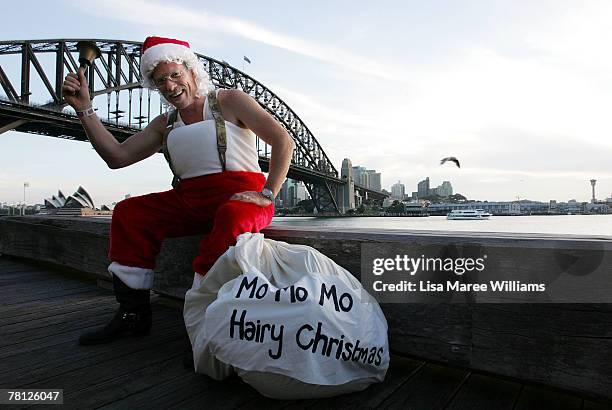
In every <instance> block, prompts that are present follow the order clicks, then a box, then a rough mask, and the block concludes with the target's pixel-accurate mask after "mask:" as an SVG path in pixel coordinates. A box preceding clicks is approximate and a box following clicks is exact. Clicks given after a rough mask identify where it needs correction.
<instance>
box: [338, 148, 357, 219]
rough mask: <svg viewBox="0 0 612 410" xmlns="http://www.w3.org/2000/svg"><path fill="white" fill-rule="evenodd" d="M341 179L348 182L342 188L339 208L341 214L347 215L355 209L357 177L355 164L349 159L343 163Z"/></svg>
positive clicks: (345, 159)
mask: <svg viewBox="0 0 612 410" xmlns="http://www.w3.org/2000/svg"><path fill="white" fill-rule="evenodd" d="M340 177H341V178H342V180H343V181H346V182H345V183H344V184H343V185H342V186H341V188H340V198H338V199H339V201H338V206H339V208H340V212H342V213H345V212H346V211H348V210H349V209H354V208H355V177H354V175H353V164H351V160H350V159H348V158H344V161H342V169H341V172H340Z"/></svg>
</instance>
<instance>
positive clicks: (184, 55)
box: [140, 37, 215, 105]
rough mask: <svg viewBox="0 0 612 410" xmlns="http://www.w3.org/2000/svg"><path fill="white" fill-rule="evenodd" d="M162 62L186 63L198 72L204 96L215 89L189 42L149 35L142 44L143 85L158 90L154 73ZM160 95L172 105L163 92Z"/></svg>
mask: <svg viewBox="0 0 612 410" xmlns="http://www.w3.org/2000/svg"><path fill="white" fill-rule="evenodd" d="M161 62H171V63H177V64H184V65H185V67H187V69H189V70H192V71H194V72H195V73H196V82H197V87H198V95H199V96H204V95H206V94H207V93H208V92H209V91H211V90H214V89H215V86H214V85H213V84H212V82H211V81H210V77H209V76H208V73H207V72H206V69H205V68H204V64H203V63H202V61H200V59H198V57H197V56H196V55H195V53H194V52H193V51H191V48H189V43H187V42H186V41H181V40H175V39H171V38H164V37H147V38H146V40H145V42H144V43H143V45H142V52H141V56H140V75H141V78H142V86H143V87H145V88H149V89H152V90H157V87H156V86H155V84H154V83H153V78H152V74H153V70H155V67H157V65H158V64H159V63H161ZM160 97H161V99H162V100H163V102H164V103H165V104H168V105H172V104H170V103H169V102H168V101H166V99H165V98H164V96H163V95H162V94H161V93H160Z"/></svg>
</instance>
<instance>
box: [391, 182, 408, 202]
mask: <svg viewBox="0 0 612 410" xmlns="http://www.w3.org/2000/svg"><path fill="white" fill-rule="evenodd" d="M405 194H406V187H405V186H404V184H402V183H401V181H397V183H395V184H393V185H392V186H391V197H393V198H395V199H398V200H400V201H401V200H403V199H404V196H405Z"/></svg>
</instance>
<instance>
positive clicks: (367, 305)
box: [184, 233, 389, 398]
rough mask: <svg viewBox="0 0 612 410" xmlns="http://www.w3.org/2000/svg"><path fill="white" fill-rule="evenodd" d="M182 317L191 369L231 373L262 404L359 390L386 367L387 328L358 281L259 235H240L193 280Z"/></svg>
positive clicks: (323, 260) (313, 254)
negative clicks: (190, 348) (264, 400)
mask: <svg viewBox="0 0 612 410" xmlns="http://www.w3.org/2000/svg"><path fill="white" fill-rule="evenodd" d="M196 276H197V275H196ZM184 316H185V324H186V326H187V330H188V333H189V336H190V339H191V343H192V346H193V351H194V365H195V370H196V372H199V373H204V374H207V375H209V376H211V377H213V378H215V379H223V378H226V377H228V376H230V375H231V374H232V372H233V371H234V370H235V371H236V372H237V373H238V374H239V376H240V377H242V378H243V380H245V381H246V382H247V383H250V384H251V385H253V387H255V388H256V389H258V390H259V391H260V392H261V393H262V394H264V395H267V396H269V397H276V398H312V397H325V396H330V395H335V394H342V393H348V392H351V391H357V390H362V389H364V388H366V387H367V386H368V385H369V384H371V383H374V382H380V381H382V380H384V377H385V374H386V371H387V368H388V365H389V348H388V339H387V322H386V320H385V318H384V315H383V313H382V311H381V310H380V307H379V306H378V304H377V303H376V301H374V299H373V298H371V296H369V295H368V294H367V293H366V292H365V291H364V290H363V288H362V286H361V284H360V283H359V281H358V280H357V279H355V278H354V277H353V276H352V275H351V274H350V273H349V272H348V271H346V270H345V269H343V268H342V267H340V266H338V265H337V264H336V263H335V262H333V261H332V260H331V259H329V258H328V257H326V256H325V255H323V254H321V253H320V252H318V251H317V250H315V249H313V248H311V247H309V246H304V245H292V244H287V243H284V242H278V241H273V240H270V239H264V237H263V235H262V234H250V233H245V234H242V235H240V236H239V237H238V241H237V244H236V246H234V247H231V248H230V249H229V250H228V251H227V252H226V253H225V254H224V255H222V256H221V257H220V258H219V260H218V261H217V262H216V263H215V265H214V266H213V267H212V268H211V270H210V271H209V272H208V273H207V275H206V276H205V277H204V278H203V279H200V278H196V279H195V280H194V285H193V287H192V289H190V290H189V291H188V292H187V294H186V295H185V309H184ZM266 375H268V376H269V377H267V378H266Z"/></svg>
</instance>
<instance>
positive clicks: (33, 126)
mask: <svg viewBox="0 0 612 410" xmlns="http://www.w3.org/2000/svg"><path fill="white" fill-rule="evenodd" d="M83 40H85V41H93V42H95V43H96V44H97V45H98V47H99V48H100V50H101V52H102V54H101V57H100V58H98V59H96V60H95V61H94V64H92V66H91V67H90V68H89V70H88V72H87V78H88V81H89V88H90V93H91V95H92V98H93V101H92V103H93V105H94V108H95V109H96V110H97V111H98V114H99V116H100V117H101V119H102V120H103V123H104V125H105V126H106V128H107V129H108V130H109V131H110V132H111V133H112V134H113V135H114V136H115V138H117V140H119V141H120V142H121V141H124V140H125V139H126V138H128V137H129V136H130V135H132V134H134V133H135V132H138V131H139V130H140V129H142V128H144V126H146V124H148V123H149V122H150V121H151V119H152V118H154V116H156V115H158V114H159V113H162V112H164V111H165V107H163V106H162V104H161V102H160V101H159V98H158V97H157V93H151V92H150V90H145V89H143V88H142V86H141V78H140V48H141V45H142V43H141V42H133V41H124V40H107V39H51V40H15V41H2V42H0V86H1V89H2V91H4V94H5V95H6V97H5V98H2V96H1V95H0V134H1V133H3V132H5V131H8V130H16V131H21V132H28V133H35V134H41V135H48V136H53V137H60V138H68V139H76V140H81V141H85V140H87V136H86V135H85V132H84V130H83V128H82V127H81V125H80V122H79V121H78V119H77V118H76V116H75V114H74V111H72V110H71V109H70V108H69V107H68V108H67V106H66V103H65V101H63V100H62V96H61V85H62V82H63V79H64V77H65V75H66V74H67V73H68V72H76V70H77V69H78V62H77V60H78V57H75V56H78V51H77V48H76V44H77V42H78V41H83ZM7 56H12V57H13V59H17V60H18V62H17V63H16V64H17V65H18V70H13V71H14V72H13V73H9V72H8V69H7V70H5V69H3V63H4V61H3V58H5V57H7ZM197 56H198V57H199V58H200V60H201V61H202V62H203V63H204V66H205V68H206V70H207V71H208V74H209V76H210V78H211V80H212V82H213V83H214V84H215V86H217V87H220V88H235V89H240V90H242V91H244V92H246V93H247V94H249V95H251V96H252V97H253V98H254V99H255V100H256V101H257V102H258V103H259V104H260V105H261V106H262V107H263V108H264V109H265V110H266V111H268V112H269V113H270V114H271V115H272V116H273V117H275V118H276V119H277V120H278V121H279V123H280V124H281V125H282V126H283V127H284V128H285V129H286V130H287V132H288V133H289V135H290V136H291V138H292V139H293V140H294V142H295V144H296V149H295V151H294V154H293V157H292V159H291V166H290V169H289V172H288V177H289V178H292V179H296V180H301V181H303V182H304V184H305V186H306V188H307V189H308V191H309V193H310V195H311V197H312V199H313V201H314V203H315V206H316V208H317V210H318V211H319V212H320V213H338V212H339V209H338V204H337V202H336V198H338V195H339V190H340V188H341V186H342V185H343V184H344V182H343V181H342V180H341V179H340V178H339V175H338V171H337V170H336V168H335V167H334V166H333V164H332V163H331V161H330V160H329V158H328V156H327V155H326V154H325V152H324V150H323V148H322V146H321V144H320V143H319V141H318V140H317V139H316V138H315V136H314V135H313V133H312V132H311V131H310V129H309V128H308V127H307V126H306V124H305V123H304V122H303V121H302V120H301V119H300V117H299V116H298V115H297V114H296V113H295V111H293V110H292V109H291V108H290V107H289V106H288V105H287V104H286V103H285V102H284V101H283V100H282V99H281V98H280V97H278V96H277V95H276V94H274V93H273V92H272V91H271V90H269V89H268V88H267V87H265V86H264V85H263V84H261V83H260V82H258V81H257V80H255V79H254V78H252V77H251V76H249V75H248V74H246V73H244V72H243V71H241V70H238V69H236V68H235V67H232V66H230V65H229V64H228V63H226V62H225V61H219V60H216V59H214V58H212V57H209V56H206V55H203V54H197ZM43 60H45V61H44V62H43ZM5 67H9V66H6V65H5ZM10 67H11V68H15V62H14V63H13V64H12V65H10ZM33 72H36V76H35V75H34V73H33ZM15 77H19V79H18V82H17V81H15V80H13V81H11V79H14V78H15ZM34 79H36V80H37V81H38V88H36V87H35V86H33V82H34ZM17 84H18V85H19V87H16V85H17ZM35 89H36V91H37V94H42V97H40V98H34V97H33V94H34V91H35ZM126 94H127V95H126ZM103 95H106V97H107V98H106V102H107V104H106V107H104V105H103V104H100V98H96V97H101V96H103ZM34 100H36V101H34ZM104 114H106V119H104V118H103V117H104ZM120 119H121V120H120ZM126 119H127V121H126ZM257 149H258V152H259V162H260V166H261V168H262V170H264V171H267V170H268V167H269V161H270V154H271V149H270V146H268V145H267V144H265V142H264V141H263V140H261V139H259V138H258V139H257ZM370 195H371V196H372V197H375V198H378V197H381V198H379V199H382V198H383V197H384V194H382V193H378V192H376V191H371V192H370Z"/></svg>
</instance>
